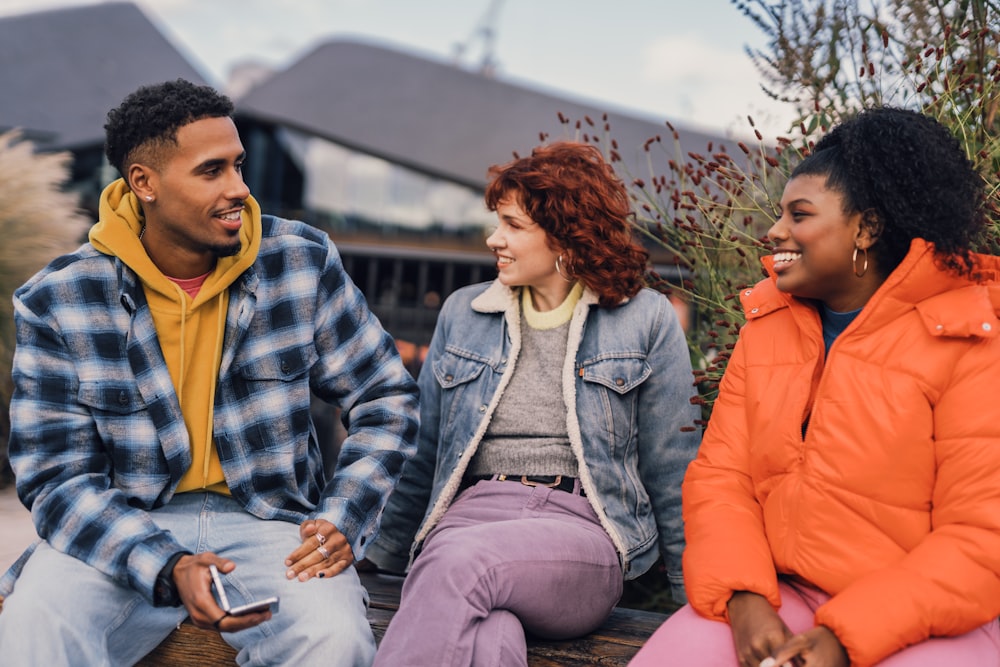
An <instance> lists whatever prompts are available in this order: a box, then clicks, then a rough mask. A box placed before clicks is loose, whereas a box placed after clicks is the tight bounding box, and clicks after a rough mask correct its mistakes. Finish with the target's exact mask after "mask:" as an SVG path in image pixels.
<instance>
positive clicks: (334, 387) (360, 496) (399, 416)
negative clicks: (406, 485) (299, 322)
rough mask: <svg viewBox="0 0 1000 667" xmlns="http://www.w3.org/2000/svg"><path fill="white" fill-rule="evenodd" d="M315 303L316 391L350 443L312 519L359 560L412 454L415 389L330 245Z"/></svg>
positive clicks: (416, 426)
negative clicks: (327, 525) (334, 406)
mask: <svg viewBox="0 0 1000 667" xmlns="http://www.w3.org/2000/svg"><path fill="white" fill-rule="evenodd" d="M318 299H319V303H318V306H317V313H318V315H317V324H316V334H315V339H316V347H317V351H318V354H319V362H318V363H317V366H316V369H317V370H315V371H314V373H315V377H314V378H313V386H314V387H318V388H319V390H318V393H320V395H321V396H322V397H323V398H325V399H327V400H330V398H331V397H333V400H334V402H336V403H339V405H340V407H341V409H342V411H343V412H342V419H343V421H344V424H345V426H346V428H347V437H346V438H345V439H344V441H343V443H341V446H340V452H339V454H338V457H337V467H336V471H335V472H334V474H333V476H332V478H331V479H330V480H329V481H328V482H327V484H326V487H325V488H324V489H323V492H322V495H321V498H320V502H319V505H318V507H317V508H316V510H315V511H314V516H316V517H319V518H324V519H327V520H328V521H330V522H332V523H333V524H335V525H336V526H337V527H338V529H339V530H340V531H341V532H342V533H343V534H344V536H345V537H347V539H348V541H349V542H350V544H351V548H352V550H353V551H354V556H355V558H357V559H361V558H364V557H365V552H366V551H367V550H368V548H369V547H370V544H371V542H373V541H374V539H375V538H376V537H377V535H378V530H379V524H380V521H381V517H382V512H383V510H384V508H385V505H386V502H387V500H388V497H389V495H390V493H391V492H392V489H393V487H394V486H395V485H396V483H397V481H398V480H399V476H400V475H401V474H402V470H403V467H404V464H405V463H406V460H407V459H408V458H409V457H410V456H412V455H413V452H414V450H415V443H416V439H417V432H418V429H419V421H418V419H419V418H418V413H417V410H418V408H417V403H418V400H417V398H418V390H417V386H416V383H415V382H414V381H413V378H412V377H411V376H410V374H409V372H408V371H407V370H406V367H405V366H404V364H403V361H402V359H401V358H400V355H399V352H398V351H397V349H396V346H395V342H394V341H393V339H392V337H391V336H390V335H389V334H388V333H387V332H386V331H385V330H384V329H383V328H382V325H381V324H380V323H379V321H378V319H377V318H376V317H375V315H374V314H373V313H372V312H371V310H370V309H369V308H368V304H367V302H366V301H365V298H364V296H363V295H362V294H361V291H360V290H359V289H358V288H357V286H356V285H355V284H354V283H353V282H352V281H351V279H350V277H348V275H347V273H346V272H345V271H344V268H343V265H342V263H341V261H340V256H339V254H338V253H337V251H336V249H335V248H334V247H333V245H332V243H330V244H329V245H328V255H327V263H326V266H325V269H324V275H323V278H322V285H321V289H320V291H319V294H318Z"/></svg>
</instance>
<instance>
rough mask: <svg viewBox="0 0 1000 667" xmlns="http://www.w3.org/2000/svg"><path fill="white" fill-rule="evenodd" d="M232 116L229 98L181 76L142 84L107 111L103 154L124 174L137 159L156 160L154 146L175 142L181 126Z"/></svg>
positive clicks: (231, 105)
mask: <svg viewBox="0 0 1000 667" xmlns="http://www.w3.org/2000/svg"><path fill="white" fill-rule="evenodd" d="M232 115H233V103H232V101H231V100H230V99H229V98H228V97H226V96H225V95H222V94H220V93H219V92H217V91H216V90H215V89H214V88H212V87H210V86H198V85H195V84H193V83H191V82H190V81H185V80H184V79H177V80H176V81H166V82H164V83H158V84H154V85H150V86H143V87H141V88H139V89H138V90H136V91H135V92H134V93H132V94H130V95H129V96H128V97H126V98H125V99H124V100H123V101H122V103H121V104H120V105H119V106H118V107H117V108H115V109H112V110H111V111H109V112H108V120H107V123H105V125H104V131H105V141H104V153H105V155H107V156H108V161H109V162H110V163H111V164H112V165H114V167H115V168H116V169H118V172H119V173H120V174H121V175H122V176H126V172H127V171H128V166H129V165H130V164H132V163H133V162H136V161H137V158H139V157H141V158H142V160H144V161H146V162H153V163H155V162H156V161H157V157H158V156H157V155H156V151H155V149H156V148H158V147H162V146H164V145H166V144H168V143H170V144H174V145H176V144H177V130H178V129H180V128H181V127H183V126H185V125H187V124H188V123H193V122H194V121H196V120H201V119H203V118H220V117H229V116H232ZM152 166H156V165H155V164H153V165H152Z"/></svg>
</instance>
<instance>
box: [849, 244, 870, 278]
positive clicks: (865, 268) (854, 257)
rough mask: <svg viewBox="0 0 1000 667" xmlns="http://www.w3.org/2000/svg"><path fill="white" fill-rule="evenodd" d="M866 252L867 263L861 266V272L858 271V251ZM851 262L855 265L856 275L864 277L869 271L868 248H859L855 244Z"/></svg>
mask: <svg viewBox="0 0 1000 667" xmlns="http://www.w3.org/2000/svg"><path fill="white" fill-rule="evenodd" d="M859 250H860V251H861V252H863V253H865V263H864V265H863V266H862V267H861V273H858V251H859ZM851 263H852V264H853V265H854V275H856V276H857V277H858V278H863V277H864V275H865V274H866V273H868V248H858V247H857V246H855V248H854V254H853V255H851Z"/></svg>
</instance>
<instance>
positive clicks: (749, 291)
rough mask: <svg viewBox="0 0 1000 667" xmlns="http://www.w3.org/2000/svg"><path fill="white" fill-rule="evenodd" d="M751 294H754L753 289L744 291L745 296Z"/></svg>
mask: <svg viewBox="0 0 1000 667" xmlns="http://www.w3.org/2000/svg"><path fill="white" fill-rule="evenodd" d="M751 294H753V290H752V289H748V290H747V291H746V292H743V296H750V295H751Z"/></svg>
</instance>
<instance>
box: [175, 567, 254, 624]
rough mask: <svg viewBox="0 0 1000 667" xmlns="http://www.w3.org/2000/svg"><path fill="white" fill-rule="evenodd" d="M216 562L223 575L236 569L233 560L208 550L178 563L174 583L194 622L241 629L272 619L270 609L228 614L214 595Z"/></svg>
mask: <svg viewBox="0 0 1000 667" xmlns="http://www.w3.org/2000/svg"><path fill="white" fill-rule="evenodd" d="M213 563H214V564H215V566H216V567H217V568H219V572H222V573H223V574H228V573H229V572H232V571H233V570H235V569H236V564H235V563H234V562H233V561H231V560H226V559H225V558H220V557H219V556H216V555H215V554H213V553H208V552H206V553H200V554H195V555H193V556H191V555H187V556H181V559H180V560H179V561H177V565H175V566H174V582H175V583H176V584H177V591H178V592H179V593H180V596H181V601H182V602H183V603H184V607H185V608H186V609H187V612H188V615H190V616H191V622H192V623H194V624H195V625H196V626H198V627H199V628H205V629H213V628H214V629H215V630H218V631H219V632H239V631H240V630H246V629H247V628H252V627H253V626H255V625H259V624H261V623H263V622H264V621H267V620H270V618H271V612H270V611H269V610H265V611H262V612H258V613H255V614H246V615H244V616H230V615H229V614H228V613H226V611H225V610H223V609H222V607H220V606H219V603H218V602H216V600H215V596H214V595H213V594H212V574H211V573H210V572H209V569H208V566H209V565H212V564H213Z"/></svg>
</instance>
